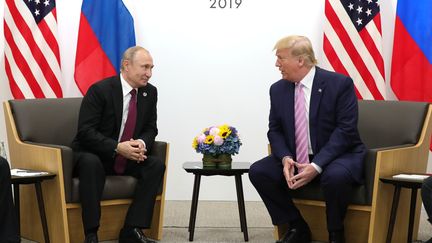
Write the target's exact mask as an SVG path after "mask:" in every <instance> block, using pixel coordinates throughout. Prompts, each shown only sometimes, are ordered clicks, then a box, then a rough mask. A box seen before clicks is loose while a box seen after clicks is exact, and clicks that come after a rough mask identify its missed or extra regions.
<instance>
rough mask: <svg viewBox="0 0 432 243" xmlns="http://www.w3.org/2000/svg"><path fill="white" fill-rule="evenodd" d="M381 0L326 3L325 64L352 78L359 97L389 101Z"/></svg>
mask: <svg viewBox="0 0 432 243" xmlns="http://www.w3.org/2000/svg"><path fill="white" fill-rule="evenodd" d="M381 43H382V34H381V19H380V8H379V3H378V0H326V1H325V22H324V62H325V63H326V64H327V65H326V66H327V68H329V69H333V70H334V71H336V72H339V73H343V74H345V75H348V76H350V77H351V78H352V79H353V80H354V84H355V87H356V92H357V97H358V98H360V99H375V100H382V99H385V98H386V85H385V81H384V80H385V74H384V61H383V56H382V44H381Z"/></svg>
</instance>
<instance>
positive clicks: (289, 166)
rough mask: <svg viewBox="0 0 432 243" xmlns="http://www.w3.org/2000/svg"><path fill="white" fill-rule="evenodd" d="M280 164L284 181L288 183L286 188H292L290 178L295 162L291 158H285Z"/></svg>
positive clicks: (292, 175)
mask: <svg viewBox="0 0 432 243" xmlns="http://www.w3.org/2000/svg"><path fill="white" fill-rule="evenodd" d="M282 164H283V174H284V176H285V180H286V181H287V183H288V187H289V188H291V187H292V186H294V183H293V181H292V178H293V177H294V170H295V161H294V160H293V159H292V158H291V157H285V158H284V159H283V160H282Z"/></svg>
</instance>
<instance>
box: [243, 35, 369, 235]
mask: <svg viewBox="0 0 432 243" xmlns="http://www.w3.org/2000/svg"><path fill="white" fill-rule="evenodd" d="M274 49H275V50H276V57H277V61H276V67H278V68H279V70H280V72H281V73H282V79H281V80H279V81H278V82H276V83H274V84H273V85H272V86H271V88H270V103H271V108H270V116H269V131H268V133H267V136H268V139H269V141H270V146H271V151H272V154H271V155H270V156H267V157H265V158H263V159H261V160H259V161H257V162H255V163H254V164H253V165H252V166H251V168H250V170H249V178H250V180H251V182H252V184H253V185H254V186H255V188H256V189H257V191H258V193H259V194H260V196H261V198H262V199H263V201H264V203H265V205H266V207H267V210H268V211H269V213H270V216H271V218H272V222H273V224H274V225H280V224H289V226H290V228H289V230H288V232H287V234H285V235H284V237H283V238H282V239H281V241H280V242H283V243H305V242H310V241H311V233H310V230H309V227H308V225H307V223H306V222H305V220H304V219H303V217H302V215H301V214H300V212H299V210H298V209H297V208H296V206H295V205H294V203H293V201H292V198H291V196H290V191H291V190H296V189H298V188H300V187H302V186H304V185H306V184H308V183H309V182H311V181H312V180H319V182H320V185H321V188H322V190H323V192H324V196H325V202H326V213H327V228H328V231H329V238H330V242H332V243H341V242H345V238H344V223H343V221H344V217H345V213H346V210H347V206H348V203H349V201H350V192H351V190H352V187H353V185H355V184H357V183H362V175H363V158H364V155H365V151H366V150H365V147H364V145H363V143H362V142H361V140H360V137H359V134H358V130H357V120H358V107H357V97H356V94H355V90H354V84H353V81H352V79H351V78H349V77H346V76H343V75H341V74H337V73H334V72H329V71H326V70H324V69H321V68H319V67H316V66H315V65H316V59H315V55H314V52H313V49H312V45H311V42H310V41H309V39H308V38H306V37H303V36H288V37H285V38H283V39H281V40H279V41H278V42H277V43H276V45H275V48H274ZM297 85H299V86H297ZM296 86H297V87H298V88H300V89H302V92H303V94H302V96H303V99H304V100H303V101H302V102H303V103H304V108H305V110H306V111H305V112H304V111H303V113H304V114H305V115H304V116H305V117H306V119H304V122H303V123H306V124H305V125H304V124H303V125H304V126H306V128H303V129H304V131H305V133H304V134H305V136H306V135H307V138H305V139H304V141H305V142H304V144H305V145H304V148H305V149H304V151H305V152H304V156H303V157H301V158H302V159H300V156H299V155H298V152H297V151H296V149H298V147H299V146H297V144H296V143H300V142H296V129H297V128H296V127H301V126H300V125H297V121H296V117H295V116H296V115H295V114H297V113H295V109H296V108H295V106H297V103H296V102H297V101H300V100H301V99H298V100H296V98H295V95H294V94H295V89H296ZM296 111H297V110H296ZM299 117H300V115H299ZM298 130H300V128H298Z"/></svg>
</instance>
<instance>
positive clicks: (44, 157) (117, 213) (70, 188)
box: [3, 98, 169, 243]
mask: <svg viewBox="0 0 432 243" xmlns="http://www.w3.org/2000/svg"><path fill="white" fill-rule="evenodd" d="M81 100H82V98H62V99H27V100H10V101H5V102H4V103H3V108H4V113H5V120H6V130H7V136H8V145H9V152H10V160H11V164H12V167H14V168H26V169H34V170H44V171H49V172H52V173H55V174H57V176H56V177H55V179H53V180H50V181H46V182H44V183H43V190H44V200H45V207H46V215H47V221H48V230H49V234H50V239H51V241H52V242H64V243H69V242H72V243H74V242H81V241H82V239H84V235H83V226H82V221H81V206H80V203H79V193H78V184H79V179H78V178H74V177H73V173H72V172H73V167H74V165H73V159H72V156H73V154H72V149H71V148H70V145H71V143H72V140H73V139H74V136H75V134H76V129H77V124H78V113H79V109H80V105H81ZM168 152H169V144H168V143H166V142H160V141H156V142H155V143H154V144H153V147H152V148H151V150H150V151H149V153H150V154H152V155H155V156H159V157H160V158H161V161H164V162H165V165H167V163H168ZM166 173H167V171H165V175H164V179H163V181H162V184H161V185H160V189H159V195H158V196H157V198H156V202H155V206H154V210H153V219H152V224H151V228H150V229H149V230H148V231H147V232H146V233H147V235H148V236H149V237H151V238H154V239H158V240H160V239H161V237H162V226H163V211H164V202H165V186H166ZM135 183H136V180H135V178H133V177H131V176H107V178H106V183H105V188H104V191H103V195H102V202H101V212H102V216H101V221H100V228H99V232H98V235H99V239H100V240H112V239H116V238H117V237H118V235H119V232H120V229H121V227H122V226H123V220H124V218H125V214H126V212H127V209H128V207H129V205H130V203H131V199H130V198H131V197H132V195H133V191H134V187H135ZM31 190H33V188H31V187H25V186H24V187H22V189H21V194H20V200H21V216H22V217H21V234H22V236H24V237H25V238H28V239H31V240H35V241H38V242H42V241H43V236H42V226H41V223H40V217H39V213H38V210H37V204H36V203H35V202H36V199H35V198H34V194H35V193H34V192H33V191H31ZM30 191H31V192H30Z"/></svg>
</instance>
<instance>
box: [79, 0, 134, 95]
mask: <svg viewBox="0 0 432 243" xmlns="http://www.w3.org/2000/svg"><path fill="white" fill-rule="evenodd" d="M134 45H135V31H134V23H133V18H132V16H131V14H130V13H129V11H128V9H127V8H126V6H125V5H124V3H123V1H121V0H84V1H83V4H82V8H81V19H80V26H79V33H78V44H77V53H76V59H75V75H74V77H75V82H76V84H77V86H78V88H79V89H80V91H81V93H82V94H85V93H86V92H87V89H88V88H89V87H90V86H91V85H92V84H93V83H95V82H96V81H99V80H102V79H104V78H106V77H110V76H113V75H116V74H118V73H119V71H120V60H121V55H122V53H123V52H124V51H125V50H126V49H127V48H129V47H131V46H134Z"/></svg>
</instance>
